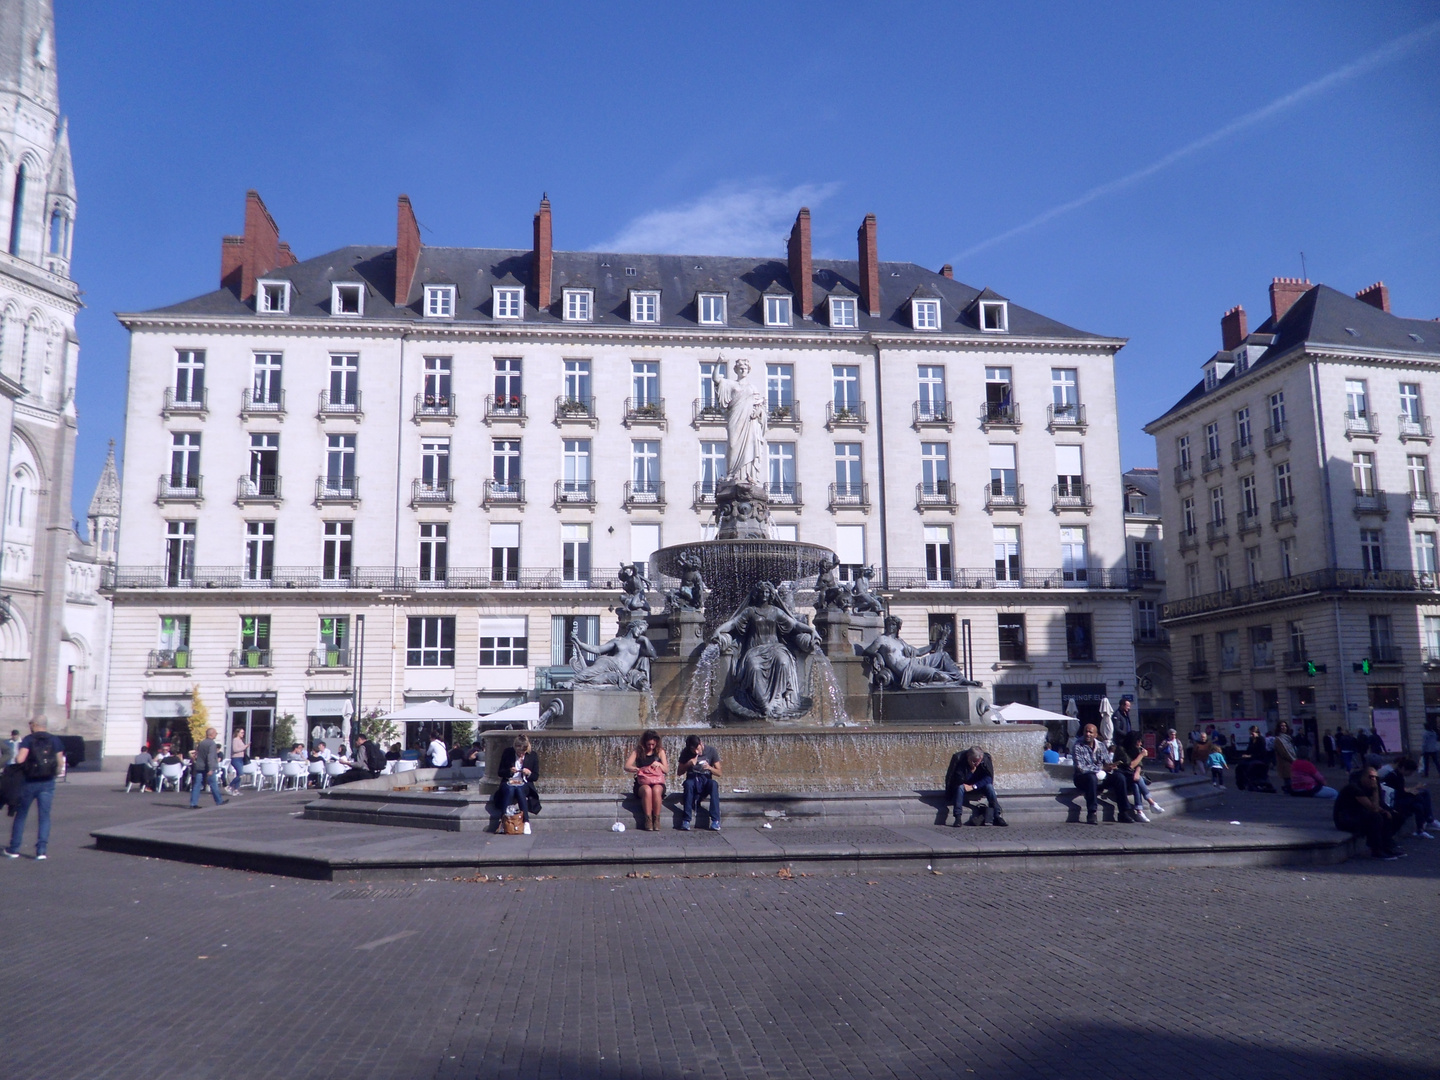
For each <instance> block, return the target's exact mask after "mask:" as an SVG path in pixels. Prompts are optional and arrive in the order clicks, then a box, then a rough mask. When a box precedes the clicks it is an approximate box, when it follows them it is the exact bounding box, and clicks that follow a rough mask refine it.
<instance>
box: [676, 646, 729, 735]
mask: <svg viewBox="0 0 1440 1080" xmlns="http://www.w3.org/2000/svg"><path fill="white" fill-rule="evenodd" d="M719 665H720V646H719V645H706V646H705V651H704V652H702V653H701V654H700V659H699V660H697V661H695V672H694V674H693V675H692V676H691V677H690V691H689V693H687V694H686V695H685V704H684V706H683V707H682V708H681V709H680V718H679V720H677V721H676V722H675V723H674V724H673V725H671V726H673V727H710V702H711V700H712V699H713V697H714V694H715V674H716V670H715V669H716V668H717V667H719Z"/></svg>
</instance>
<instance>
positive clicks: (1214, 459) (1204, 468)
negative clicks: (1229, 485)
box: [1200, 447, 1225, 473]
mask: <svg viewBox="0 0 1440 1080" xmlns="http://www.w3.org/2000/svg"><path fill="white" fill-rule="evenodd" d="M1224 467H1225V462H1224V461H1223V460H1222V459H1221V457H1220V450H1219V448H1218V447H1217V448H1216V450H1215V453H1213V454H1212V453H1210V452H1209V451H1206V452H1205V453H1204V454H1202V455H1201V456H1200V471H1201V472H1202V473H1212V472H1214V471H1215V470H1216V469H1223V468H1224Z"/></svg>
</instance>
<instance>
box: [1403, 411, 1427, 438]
mask: <svg viewBox="0 0 1440 1080" xmlns="http://www.w3.org/2000/svg"><path fill="white" fill-rule="evenodd" d="M1399 427H1400V441H1401V442H1406V441H1407V440H1410V439H1418V440H1419V441H1421V442H1427V443H1428V442H1429V441H1430V440H1431V439H1433V438H1434V437H1435V434H1434V432H1433V431H1432V430H1431V428H1430V417H1428V416H1422V417H1419V418H1418V419H1417V418H1415V417H1412V416H1410V415H1409V414H1408V413H1401V414H1400V420H1399Z"/></svg>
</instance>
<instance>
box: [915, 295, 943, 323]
mask: <svg viewBox="0 0 1440 1080" xmlns="http://www.w3.org/2000/svg"><path fill="white" fill-rule="evenodd" d="M910 319H911V322H912V323H913V324H914V327H915V329H916V330H939V329H940V301H939V300H912V301H910Z"/></svg>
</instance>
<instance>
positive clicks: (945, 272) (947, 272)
mask: <svg viewBox="0 0 1440 1080" xmlns="http://www.w3.org/2000/svg"><path fill="white" fill-rule="evenodd" d="M940 276H941V277H948V278H950V279H951V280H952V281H953V280H954V279H955V267H953V266H951V265H950V264H949V263H946V264H945V265H944V266H942V267H940Z"/></svg>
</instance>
